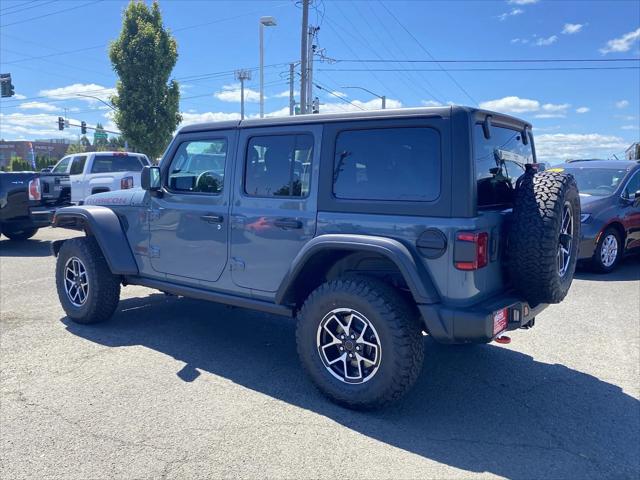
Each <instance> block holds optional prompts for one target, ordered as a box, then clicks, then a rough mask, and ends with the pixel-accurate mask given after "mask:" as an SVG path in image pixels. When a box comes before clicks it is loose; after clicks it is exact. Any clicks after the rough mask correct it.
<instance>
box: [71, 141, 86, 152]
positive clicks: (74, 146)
mask: <svg viewBox="0 0 640 480" xmlns="http://www.w3.org/2000/svg"><path fill="white" fill-rule="evenodd" d="M86 151H87V148H86V147H85V146H84V145H82V144H80V143H72V144H71V145H69V148H67V155H72V154H74V153H84V152H86Z"/></svg>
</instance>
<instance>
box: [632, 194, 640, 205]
mask: <svg viewBox="0 0 640 480" xmlns="http://www.w3.org/2000/svg"><path fill="white" fill-rule="evenodd" d="M633 206H634V207H640V190H638V191H637V192H636V193H635V196H634V197H633Z"/></svg>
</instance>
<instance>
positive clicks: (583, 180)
mask: <svg viewBox="0 0 640 480" xmlns="http://www.w3.org/2000/svg"><path fill="white" fill-rule="evenodd" d="M564 171H565V172H567V173H570V174H571V175H573V177H574V178H575V179H576V183H577V184H578V190H579V191H580V193H581V194H583V195H594V196H596V197H606V196H607V195H611V194H612V193H614V192H615V191H616V189H617V188H618V185H620V182H621V181H622V179H623V178H624V176H625V174H626V173H627V171H626V170H625V169H623V168H589V167H584V168H565V169H564Z"/></svg>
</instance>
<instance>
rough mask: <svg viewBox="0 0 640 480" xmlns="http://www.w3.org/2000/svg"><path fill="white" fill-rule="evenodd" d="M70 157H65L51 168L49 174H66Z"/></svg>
mask: <svg viewBox="0 0 640 480" xmlns="http://www.w3.org/2000/svg"><path fill="white" fill-rule="evenodd" d="M71 158H72V157H65V158H63V159H62V160H60V161H59V162H58V164H57V165H56V166H55V167H53V170H51V173H67V168H68V167H69V162H70V161H71Z"/></svg>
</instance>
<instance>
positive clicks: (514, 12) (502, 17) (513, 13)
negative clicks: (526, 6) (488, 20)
mask: <svg viewBox="0 0 640 480" xmlns="http://www.w3.org/2000/svg"><path fill="white" fill-rule="evenodd" d="M523 13H524V10H522V9H521V8H514V9H512V10H511V11H510V12H505V13H502V14H500V15H498V20H500V21H501V22H504V21H505V20H506V19H507V18H509V17H515V16H516V15H521V14H523Z"/></svg>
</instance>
